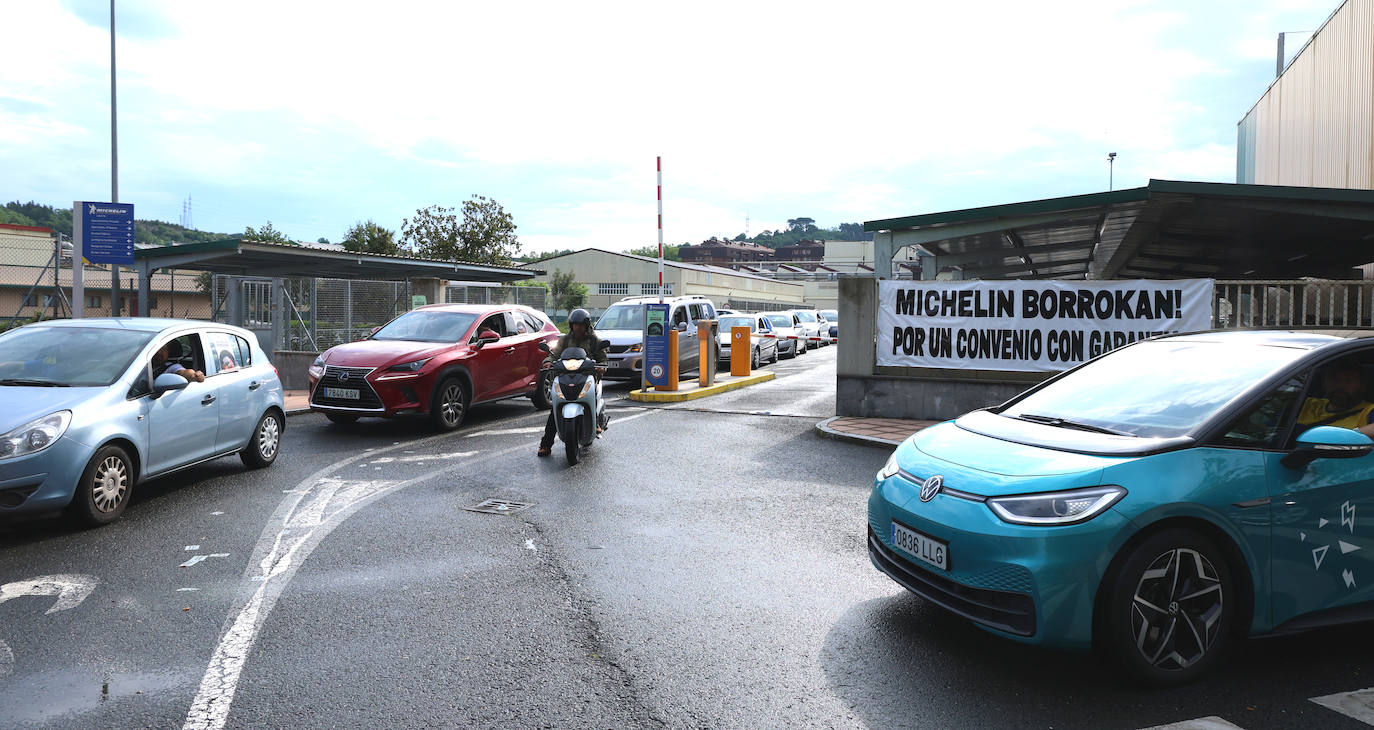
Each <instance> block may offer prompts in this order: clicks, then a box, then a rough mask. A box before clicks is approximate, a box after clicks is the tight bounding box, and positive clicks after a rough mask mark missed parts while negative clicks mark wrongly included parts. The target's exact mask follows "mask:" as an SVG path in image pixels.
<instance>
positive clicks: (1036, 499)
mask: <svg viewBox="0 0 1374 730" xmlns="http://www.w3.org/2000/svg"><path fill="white" fill-rule="evenodd" d="M1371 421H1374V338H1371V339H1361V338H1346V337H1335V336H1327V335H1320V334H1305V333H1296V332H1266V331H1232V332H1211V333H1196V334H1188V335H1176V336H1167V337H1161V338H1156V339H1152V340H1147V341H1144V342H1139V343H1136V344H1133V345H1130V346H1127V347H1124V348H1121V349H1119V350H1116V351H1113V352H1110V353H1108V354H1106V355H1103V356H1101V357H1099V358H1097V359H1095V360H1092V361H1089V362H1087V363H1084V364H1083V365H1080V366H1079V367H1077V368H1075V369H1073V370H1070V371H1068V372H1065V373H1062V374H1060V375H1058V376H1056V377H1053V378H1051V379H1049V380H1047V381H1045V382H1043V383H1041V384H1039V385H1037V386H1035V387H1033V388H1031V389H1030V390H1028V391H1026V392H1025V393H1022V394H1021V395H1019V396H1017V397H1015V398H1013V399H1012V400H1010V401H1008V402H1006V403H1004V404H1002V405H999V406H996V407H993V408H988V409H984V410H979V411H974V412H972V413H968V414H966V415H964V416H961V417H960V418H958V419H956V420H954V421H950V422H946V423H942V424H939V425H936V426H932V427H930V428H927V429H925V430H924V431H921V432H920V433H918V434H916V435H914V436H912V437H911V438H909V439H907V440H906V441H905V442H903V443H902V444H901V445H900V446H898V447H897V450H896V451H895V452H894V453H893V454H892V458H891V459H889V460H888V462H887V464H886V466H884V467H883V469H882V471H880V472H879V473H878V475H877V479H876V481H875V482H874V485H873V492H872V495H871V496H870V498H869V502H868V524H869V527H868V550H869V557H870V558H871V559H872V561H873V565H874V566H875V567H877V568H878V570H880V571H882V572H883V573H886V574H887V575H888V576H890V577H891V578H892V579H893V580H895V581H897V582H898V583H900V584H901V585H903V586H905V587H906V588H907V589H909V590H911V591H912V592H914V593H916V594H918V595H920V596H922V597H924V598H925V599H927V600H929V601H931V602H933V603H936V604H938V605H940V606H942V607H944V608H946V609H948V610H950V611H953V612H955V613H957V614H959V615H961V616H964V617H966V618H968V619H970V620H971V621H973V622H975V623H976V624H977V625H979V626H981V627H984V628H986V629H988V630H990V631H993V632H995V633H998V634H1001V635H1003V636H1007V637H1010V638H1013V639H1016V640H1019V641H1024V642H1029V643H1037V644H1044V645H1046V646H1054V647H1061V648H1080V649H1087V648H1090V647H1091V648H1095V649H1098V650H1101V651H1103V652H1104V653H1107V654H1109V655H1111V656H1112V657H1113V658H1114V659H1115V661H1116V662H1117V663H1119V664H1120V665H1121V666H1122V667H1123V668H1124V669H1126V670H1127V671H1128V672H1129V673H1130V674H1132V675H1134V676H1136V677H1138V678H1139V679H1141V680H1144V681H1146V682H1150V683H1154V684H1174V683H1179V682H1184V681H1188V680H1190V679H1192V678H1194V677H1196V676H1198V675H1199V674H1201V673H1202V672H1204V671H1206V670H1207V668H1208V667H1210V666H1213V665H1214V664H1215V663H1216V661H1217V660H1218V658H1219V657H1220V656H1222V655H1223V654H1224V650H1225V649H1226V647H1227V644H1228V643H1229V642H1230V641H1232V640H1233V639H1236V638H1238V637H1245V636H1254V635H1260V634H1275V633H1285V632H1290V631H1300V630H1304V629H1311V628H1316V627H1321V626H1329V625H1332V624H1337V623H1346V622H1353V621H1361V620H1367V619H1371V618H1374V457H1371V456H1370V452H1371V451H1374V441H1371V439H1370V437H1369V436H1368V435H1366V434H1369V433H1374V425H1371Z"/></svg>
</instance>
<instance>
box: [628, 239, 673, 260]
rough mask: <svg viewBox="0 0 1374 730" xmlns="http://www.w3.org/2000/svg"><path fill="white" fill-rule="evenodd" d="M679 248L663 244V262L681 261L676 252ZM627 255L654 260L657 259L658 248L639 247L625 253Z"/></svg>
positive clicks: (654, 246)
mask: <svg viewBox="0 0 1374 730" xmlns="http://www.w3.org/2000/svg"><path fill="white" fill-rule="evenodd" d="M679 248H681V247H680V246H670V245H668V244H666V243H665V244H663V258H664V260H665V261H681V260H682V258H681V257H680V256H679V251H678V249H679ZM627 253H632V254H634V255H636V256H646V257H648V258H651V259H656V258H658V246H657V245H653V246H640V247H639V248H632V249H630V250H629V251H627Z"/></svg>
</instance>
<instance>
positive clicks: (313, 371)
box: [310, 352, 324, 378]
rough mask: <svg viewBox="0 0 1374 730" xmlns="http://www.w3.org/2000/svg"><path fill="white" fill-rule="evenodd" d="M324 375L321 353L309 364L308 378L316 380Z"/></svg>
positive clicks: (322, 355) (322, 354)
mask: <svg viewBox="0 0 1374 730" xmlns="http://www.w3.org/2000/svg"><path fill="white" fill-rule="evenodd" d="M321 375H324V353H323V352H321V353H320V354H319V355H317V356H316V357H315V362H312V363H310V376H311V377H314V378H318V377H320V376H321Z"/></svg>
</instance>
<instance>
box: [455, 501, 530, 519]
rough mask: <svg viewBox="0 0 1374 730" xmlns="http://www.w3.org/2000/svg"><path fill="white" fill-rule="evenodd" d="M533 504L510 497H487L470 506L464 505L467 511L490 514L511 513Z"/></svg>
mask: <svg viewBox="0 0 1374 730" xmlns="http://www.w3.org/2000/svg"><path fill="white" fill-rule="evenodd" d="M533 506H534V502H516V501H514V500H510V499H487V500H483V501H481V502H478V503H477V504H475V505H473V506H471V507H464V508H463V509H465V510H467V511H468V512H486V513H487V514H492V515H512V514H515V513H516V512H519V511H520V510H522V509H529V508H530V507H533Z"/></svg>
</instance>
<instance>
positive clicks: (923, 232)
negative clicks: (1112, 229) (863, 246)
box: [873, 211, 1082, 279]
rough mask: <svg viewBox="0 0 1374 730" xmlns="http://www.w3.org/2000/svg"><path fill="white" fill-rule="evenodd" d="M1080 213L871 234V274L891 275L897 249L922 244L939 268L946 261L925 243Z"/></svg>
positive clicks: (885, 277)
mask: <svg viewBox="0 0 1374 730" xmlns="http://www.w3.org/2000/svg"><path fill="white" fill-rule="evenodd" d="M1081 216H1082V211H1077V212H1072V211H1064V212H1059V213H1045V214H1041V215H1029V216H1021V217H1017V218H993V219H990V220H978V221H970V222H968V223H954V224H951V225H943V226H934V227H931V228H907V229H902V230H896V231H879V232H878V233H876V234H874V236H873V273H874V275H875V276H877V277H878V278H879V279H890V278H892V257H893V256H895V255H897V251H899V250H901V249H903V248H906V247H907V246H921V247H923V248H926V250H927V251H930V252H931V253H932V254H935V260H934V261H933V262H928V263H932V264H934V265H935V267H936V270H937V271H938V270H939V267H941V266H946V265H947V264H945V263H944V262H943V261H941V260H940V256H941V254H940V251H939V249H933V248H931V247H928V246H926V245H925V244H934V243H937V242H939V241H946V240H949V239H951V238H962V237H964V236H978V235H982V234H986V233H998V232H1001V231H1006V230H1009V229H1013V228H1026V227H1029V226H1037V225H1044V224H1046V223H1053V222H1055V221H1061V220H1064V219H1066V218H1077V217H1081Z"/></svg>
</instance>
